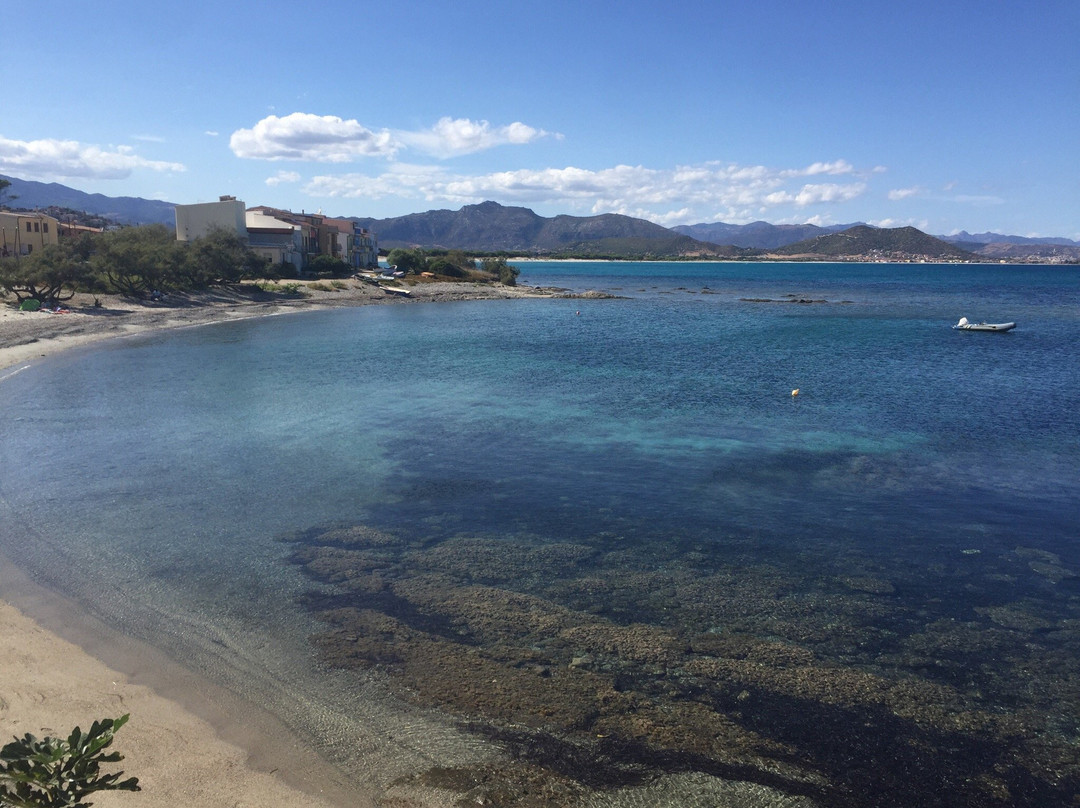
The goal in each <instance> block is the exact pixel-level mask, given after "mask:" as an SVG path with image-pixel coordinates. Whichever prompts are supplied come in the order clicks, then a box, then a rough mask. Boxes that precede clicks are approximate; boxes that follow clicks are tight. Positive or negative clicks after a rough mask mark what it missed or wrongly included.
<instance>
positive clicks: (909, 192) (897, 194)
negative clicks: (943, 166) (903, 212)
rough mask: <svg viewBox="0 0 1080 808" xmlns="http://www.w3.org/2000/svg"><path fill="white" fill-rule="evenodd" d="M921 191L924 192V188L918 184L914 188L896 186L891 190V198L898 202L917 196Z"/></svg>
mask: <svg viewBox="0 0 1080 808" xmlns="http://www.w3.org/2000/svg"><path fill="white" fill-rule="evenodd" d="M920 193H922V188H920V187H919V186H917V185H916V186H915V187H913V188H894V189H893V190H891V191H889V199H891V200H893V201H894V202H897V201H899V200H901V199H907V198H909V197H912V196H917V195H918V194H920Z"/></svg>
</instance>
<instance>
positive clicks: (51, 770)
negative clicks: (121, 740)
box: [0, 715, 141, 808]
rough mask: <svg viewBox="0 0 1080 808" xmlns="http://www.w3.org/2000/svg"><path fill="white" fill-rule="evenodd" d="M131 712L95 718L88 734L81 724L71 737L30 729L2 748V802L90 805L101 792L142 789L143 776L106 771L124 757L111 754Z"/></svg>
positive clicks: (47, 807) (68, 807) (25, 806)
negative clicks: (36, 734) (33, 732)
mask: <svg viewBox="0 0 1080 808" xmlns="http://www.w3.org/2000/svg"><path fill="white" fill-rule="evenodd" d="M127 720H128V716H127V715H123V716H120V718H117V719H112V718H105V719H102V720H101V721H95V722H94V723H93V725H92V726H91V727H90V730H89V731H88V732H83V731H82V730H81V729H80V728H79V727H75V729H74V730H73V731H72V733H71V734H70V735H69V736H68V737H67V740H63V739H60V738H48V737H46V738H43V739H42V740H40V741H39V740H38V739H37V738H35V737H34V736H33V735H31V734H30V733H27V734H26V735H24V736H23V737H22V738H16V739H15V740H14V741H12V742H11V743H9V744H8V745H7V746H5V747H4V748H3V749H0V805H3V806H13V808H88V806H90V805H92V804H93V803H89V802H84V801H83V798H84V797H87V796H88V795H90V794H93V793H94V792H95V791H140V790H141V789H140V788H139V778H138V777H129V778H128V779H127V780H121V779H120V777H121V775H123V772H116V773H114V774H102V773H101V764H102V763H116V762H118V761H121V760H123V759H124V756H123V755H121V754H120V753H119V752H108V753H107V752H105V750H106V749H107V748H108V747H109V746H110V745H111V744H112V742H113V736H114V735H115V734H116V732H117V731H118V730H119V729H120V727H122V726H123V725H124V724H126V723H127Z"/></svg>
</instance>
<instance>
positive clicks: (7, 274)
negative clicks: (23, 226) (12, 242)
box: [0, 243, 90, 304]
mask: <svg viewBox="0 0 1080 808" xmlns="http://www.w3.org/2000/svg"><path fill="white" fill-rule="evenodd" d="M77 246H78V244H77V243H74V244H73V243H63V244H48V245H46V246H45V247H44V249H41V250H37V251H35V252H34V253H32V254H30V255H27V256H23V257H20V258H2V259H0V288H3V290H4V291H5V292H7V293H10V294H13V295H15V298H16V300H18V301H19V303H22V302H23V301H24V300H36V301H38V302H39V303H43V304H44V303H48V302H52V301H62V300H70V299H71V298H72V297H73V296H74V294H75V292H76V291H77V290H78V289H79V288H80V287H81V286H83V285H85V284H86V283H87V282H89V280H90V268H89V265H88V264H87V263H86V261H85V259H84V257H83V256H82V255H80V253H79V251H78V249H77Z"/></svg>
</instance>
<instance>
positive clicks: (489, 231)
mask: <svg viewBox="0 0 1080 808" xmlns="http://www.w3.org/2000/svg"><path fill="white" fill-rule="evenodd" d="M0 178H2V179H6V180H8V181H9V182H10V183H11V186H10V187H9V188H8V189H7V193H6V195H5V199H4V201H5V203H6V204H7V205H8V206H10V207H17V208H26V209H41V208H48V207H60V208H68V209H71V210H76V211H84V212H86V213H88V214H92V215H94V216H99V217H103V218H106V219H109V220H112V221H115V222H118V223H121V224H152V223H162V224H166V225H169V226H172V225H173V223H174V221H175V207H176V206H175V205H174V204H173V203H171V202H164V201H160V200H153V199H142V198H139V197H109V196H105V195H103V194H88V193H85V192H83V191H79V190H76V189H74V188H69V187H67V186H65V185H60V184H59V183H43V182H35V181H33V180H22V179H19V178H17V177H10V176H3V175H0ZM350 218H352V220H353V221H356V222H359V223H360V224H361V225H363V226H364V227H367V228H369V229H370V230H373V231H374V232H375V234H376V236H377V237H378V240H379V245H380V247H383V248H392V247H396V246H407V247H423V248H444V249H462V250H466V251H470V250H471V251H477V252H508V253H519V254H521V255H538V256H540V255H542V256H548V257H552V258H558V257H563V256H580V257H596V258H627V259H653V258H706V259H707V258H747V259H752V258H755V257H759V256H762V255H763V254H765V253H768V254H774V255H791V256H795V255H814V256H818V257H822V256H834V257H841V256H846V257H849V258H851V257H858V256H860V255H865V256H866V257H868V258H869V259H871V260H872V259H873V258H875V257H880V256H882V255H893V256H901V255H909V256H911V257H913V258H916V259H918V258H925V259H928V260H957V259H958V257H959V256H961V255H964V256H967V260H973V259H974V260H978V259H982V260H995V261H998V260H1000V261H1024V260H1034V261H1051V262H1064V261H1069V262H1075V261H1080V241H1071V240H1069V239H1067V238H1060V237H1058V238H1028V237H1024V236H1007V235H1002V234H998V233H978V234H974V235H973V234H971V233H967V232H966V231H962V232H960V233H956V234H954V235H951V236H941V237H933V236H928V235H927V234H925V233H922V232H921V231H919V230H916V229H915V228H875V227H872V226H869V225H865V224H857V225H830V226H827V227H820V226H817V225H813V224H802V225H774V224H770V223H768V222H763V221H758V222H751V223H750V224H745V225H735V224H726V223H724V222H713V223H701V224H694V225H679V226H677V227H673V228H671V229H668V228H665V227H662V226H661V225H658V224H655V223H653V222H649V221H647V220H645V219H636V218H634V217H631V216H623V215H620V214H614V213H607V214H601V215H598V216H567V215H560V216H554V217H550V218H548V217H544V216H540V215H538V214H537V213H535V212H533V211H532V210H530V209H529V208H524V207H515V206H504V205H501V204H499V203H497V202H482V203H480V204H476V205H466V206H464V207H463V208H461V209H460V210H457V211H452V210H431V211H427V212H426V213H412V214H409V215H407V216H398V217H393V218H388V219H375V218H362V217H350ZM852 231H857V232H852ZM844 233H846V234H847V236H846V237H845V238H843V239H839V240H831V241H830V240H829V237H831V236H835V235H840V234H844ZM883 234H885V235H883ZM889 234H891V235H889ZM916 234H918V236H916ZM920 237H921V238H920ZM943 245H944V246H943ZM860 250H864V252H859V251H860Z"/></svg>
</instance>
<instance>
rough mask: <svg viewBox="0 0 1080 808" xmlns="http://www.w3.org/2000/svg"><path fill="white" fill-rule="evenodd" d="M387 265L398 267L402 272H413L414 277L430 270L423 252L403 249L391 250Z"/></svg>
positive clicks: (387, 257)
mask: <svg viewBox="0 0 1080 808" xmlns="http://www.w3.org/2000/svg"><path fill="white" fill-rule="evenodd" d="M386 263H388V264H389V265H390V266H396V267H397V268H398V269H400V270H401V271H402V272H411V273H413V274H414V275H419V274H420V273H421V272H426V271H427V268H428V266H427V265H428V259H427V256H426V255H424V251H423V250H406V249H404V248H402V247H398V248H396V249H393V250H391V251H390V254H389V255H388V256H386Z"/></svg>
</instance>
